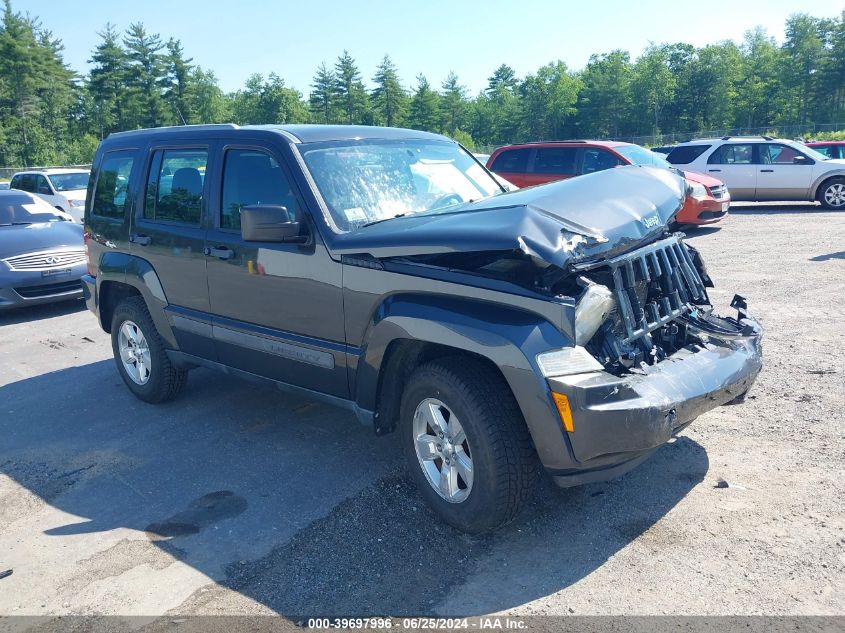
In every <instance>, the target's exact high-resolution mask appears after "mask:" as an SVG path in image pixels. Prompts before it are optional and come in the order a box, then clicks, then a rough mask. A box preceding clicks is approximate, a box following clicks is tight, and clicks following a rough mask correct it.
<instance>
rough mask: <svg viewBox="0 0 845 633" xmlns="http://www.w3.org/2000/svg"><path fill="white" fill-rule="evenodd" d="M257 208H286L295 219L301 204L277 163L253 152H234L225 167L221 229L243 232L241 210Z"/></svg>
mask: <svg viewBox="0 0 845 633" xmlns="http://www.w3.org/2000/svg"><path fill="white" fill-rule="evenodd" d="M254 204H268V205H276V206H281V207H285V208H286V209H287V210H288V213H289V214H290V215H291V217H294V215H295V214H297V206H298V203H297V201H296V198H295V197H294V195H293V192H292V191H291V189H290V184H289V182H288V179H287V176H285V174H284V172H283V171H282V168H281V166H280V165H279V163H278V162H276V159H275V158H273V157H272V156H270V155H269V154H267V153H266V152H263V151H260V150H253V149H230V150H228V151H227V152H226V159H225V162H224V164H223V195H222V205H221V209H220V228H222V229H235V230H240V228H241V209H242V208H243V207H245V206H249V205H254Z"/></svg>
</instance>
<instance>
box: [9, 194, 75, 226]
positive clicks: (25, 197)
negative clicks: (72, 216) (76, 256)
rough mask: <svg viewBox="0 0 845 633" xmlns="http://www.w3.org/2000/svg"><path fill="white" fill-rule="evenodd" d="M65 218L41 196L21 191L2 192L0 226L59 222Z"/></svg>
mask: <svg viewBox="0 0 845 633" xmlns="http://www.w3.org/2000/svg"><path fill="white" fill-rule="evenodd" d="M63 219H64V218H63V217H62V216H61V215H59V213H58V212H56V210H55V209H54V208H53V207H51V206H50V204H49V203H47V202H45V201H44V200H42V199H41V198H38V197H36V196H30V195H29V194H26V193H23V192H20V191H8V192H2V194H0V226H9V225H12V224H34V223H36V222H58V221H61V220H63Z"/></svg>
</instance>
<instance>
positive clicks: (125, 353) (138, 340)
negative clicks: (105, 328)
mask: <svg viewBox="0 0 845 633" xmlns="http://www.w3.org/2000/svg"><path fill="white" fill-rule="evenodd" d="M117 346H118V350H119V351H120V360H121V362H122V363H123V368H124V369H125V370H126V375H127V376H129V378H131V379H132V382H134V383H135V384H138V385H145V384H147V382H148V381H149V379H150V368H151V367H152V363H151V360H150V346H149V344H148V343H147V339H146V337H145V336H144V333H143V332H142V331H141V328H139V327H138V326H137V324H135V323H134V322H133V321H124V322H123V323H121V325H120V330H119V331H118V335H117Z"/></svg>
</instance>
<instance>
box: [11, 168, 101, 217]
mask: <svg viewBox="0 0 845 633" xmlns="http://www.w3.org/2000/svg"><path fill="white" fill-rule="evenodd" d="M89 175H90V174H89V172H88V171H86V170H84V169H58V168H57V169H40V170H33V171H19V172H18V173H16V174H15V175H14V176H12V181H11V183H9V187H10V188H11V189H19V190H21V191H28V192H29V193H34V194H35V195H36V196H38V197H39V198H43V199H44V200H46V201H47V202H49V203H50V204H51V205H53V206H54V207H56V208H57V209H59V210H60V211H64V212H65V213H67V214H69V215H70V216H71V217H72V218H73V221H74V222H82V216H83V214H84V211H85V192H86V190H87V189H88V176H89Z"/></svg>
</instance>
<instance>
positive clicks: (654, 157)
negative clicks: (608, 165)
mask: <svg viewBox="0 0 845 633" xmlns="http://www.w3.org/2000/svg"><path fill="white" fill-rule="evenodd" d="M613 149H615V150H616V151H617V152H619V153H620V154H622V155H623V156H624V157H625V158H627V159H628V160H629V161H631V163H633V164H634V165H650V166H653V167H663V168H664V169H669V168H670V167H672V165H670V164H669V162H668V161H667V160H666V159H664V158H663V157H662V156H660V155H658V154H656V153H655V152H652V151H651V150H647V149H646V148H644V147H640V146H639V145H620V146H617V147H614V148H613Z"/></svg>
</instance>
